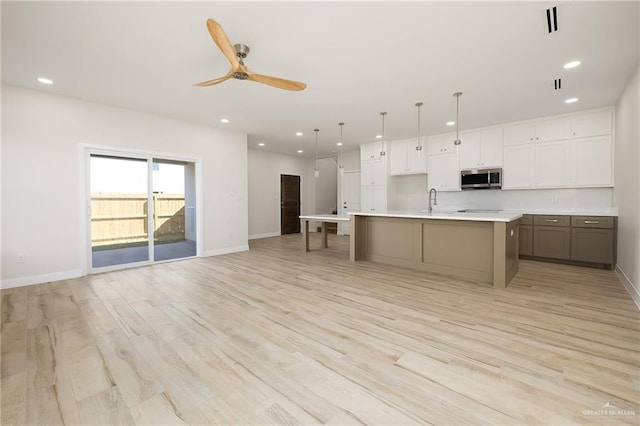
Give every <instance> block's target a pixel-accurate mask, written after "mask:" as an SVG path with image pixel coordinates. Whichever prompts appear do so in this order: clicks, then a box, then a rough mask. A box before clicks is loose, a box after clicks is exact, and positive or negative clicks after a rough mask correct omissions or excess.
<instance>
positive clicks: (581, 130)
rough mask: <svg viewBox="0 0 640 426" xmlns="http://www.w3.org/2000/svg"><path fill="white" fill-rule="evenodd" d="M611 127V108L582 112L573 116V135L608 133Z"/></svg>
mask: <svg viewBox="0 0 640 426" xmlns="http://www.w3.org/2000/svg"><path fill="white" fill-rule="evenodd" d="M611 127H612V117H611V110H606V111H598V112H593V113H588V114H582V115H579V116H576V117H574V118H573V134H572V136H573V137H576V138H586V137H590V136H602V135H610V134H611Z"/></svg>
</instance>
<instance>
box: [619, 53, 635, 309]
mask: <svg viewBox="0 0 640 426" xmlns="http://www.w3.org/2000/svg"><path fill="white" fill-rule="evenodd" d="M638 117H640V64H639V65H638V67H637V68H636V70H635V72H634V74H633V75H632V76H631V79H630V80H629V82H628V83H627V86H626V88H625V90H624V92H623V93H622V96H621V97H620V99H619V100H618V103H617V105H616V124H615V125H616V127H615V131H616V151H615V164H616V168H615V182H616V186H615V192H614V194H615V205H616V206H617V207H618V210H619V217H618V271H619V272H620V273H621V275H622V277H621V278H622V280H623V282H624V283H625V285H626V286H627V289H628V290H629V291H630V293H631V295H632V297H634V300H635V302H636V304H637V305H638V306H640V171H639V170H640V169H639V168H640V124H639V123H640V120H639V119H638Z"/></svg>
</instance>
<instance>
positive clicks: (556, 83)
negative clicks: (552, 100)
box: [553, 78, 562, 90]
mask: <svg viewBox="0 0 640 426" xmlns="http://www.w3.org/2000/svg"><path fill="white" fill-rule="evenodd" d="M553 88H554V89H555V90H560V89H562V79H561V78H556V79H555V80H553Z"/></svg>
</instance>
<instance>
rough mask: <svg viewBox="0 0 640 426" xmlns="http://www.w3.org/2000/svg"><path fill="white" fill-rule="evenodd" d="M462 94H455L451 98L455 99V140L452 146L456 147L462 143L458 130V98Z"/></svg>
mask: <svg viewBox="0 0 640 426" xmlns="http://www.w3.org/2000/svg"><path fill="white" fill-rule="evenodd" d="M461 95H462V92H456V93H454V94H453V96H455V97H456V140H455V141H453V144H454V145H455V146H456V147H457V146H458V145H460V143H461V142H462V141H461V140H460V135H459V130H460V96H461Z"/></svg>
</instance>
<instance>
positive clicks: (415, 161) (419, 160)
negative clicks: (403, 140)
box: [407, 136, 427, 174]
mask: <svg viewBox="0 0 640 426" xmlns="http://www.w3.org/2000/svg"><path fill="white" fill-rule="evenodd" d="M417 145H418V141H417V139H409V140H408V141H407V169H409V173H414V174H418V173H427V154H426V151H427V148H426V145H427V137H426V136H423V137H421V138H420V146H421V147H422V149H421V150H419V151H418V150H417V149H416V146H417Z"/></svg>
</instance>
